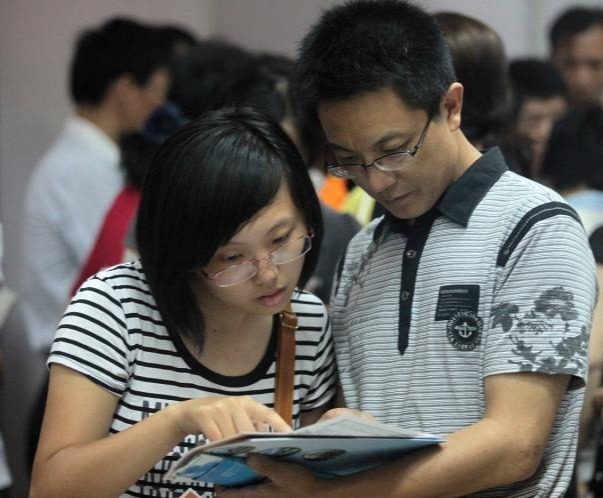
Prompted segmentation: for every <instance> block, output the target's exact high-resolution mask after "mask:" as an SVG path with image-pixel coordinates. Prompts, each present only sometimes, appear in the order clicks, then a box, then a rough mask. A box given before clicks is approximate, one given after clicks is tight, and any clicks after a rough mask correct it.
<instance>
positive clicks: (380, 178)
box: [365, 166, 396, 194]
mask: <svg viewBox="0 0 603 498" xmlns="http://www.w3.org/2000/svg"><path fill="white" fill-rule="evenodd" d="M395 181H396V179H395V177H394V174H393V173H392V172H386V171H381V170H379V169H378V168H377V167H375V166H371V167H370V168H367V170H366V174H365V183H366V187H367V190H368V191H369V192H371V193H373V194H379V193H381V192H383V191H384V190H387V188H389V187H390V186H391V185H392V184H393V183H394V182H395Z"/></svg>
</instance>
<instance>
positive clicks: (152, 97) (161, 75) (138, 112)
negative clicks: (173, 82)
mask: <svg viewBox="0 0 603 498" xmlns="http://www.w3.org/2000/svg"><path fill="white" fill-rule="evenodd" d="M169 84H170V80H169V74H168V72H167V70H165V69H158V70H157V71H155V72H154V73H153V74H152V75H151V77H150V78H149V79H148V80H147V82H146V83H145V84H144V85H143V86H139V85H138V84H136V83H135V82H133V81H132V82H131V86H130V91H129V92H128V94H127V98H125V99H124V100H123V110H124V119H125V122H126V123H127V130H126V131H129V132H133V131H139V130H141V129H142V126H143V124H144V122H145V121H146V120H147V118H148V117H149V115H150V114H151V113H152V112H153V111H154V110H155V109H157V108H158V107H160V106H161V105H163V104H164V103H165V100H166V97H167V93H168V89H169Z"/></svg>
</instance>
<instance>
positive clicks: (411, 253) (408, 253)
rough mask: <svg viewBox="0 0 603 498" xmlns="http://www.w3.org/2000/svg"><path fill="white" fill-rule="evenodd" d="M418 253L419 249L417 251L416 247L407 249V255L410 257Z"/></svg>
mask: <svg viewBox="0 0 603 498" xmlns="http://www.w3.org/2000/svg"><path fill="white" fill-rule="evenodd" d="M416 255H417V251H415V250H414V249H409V250H408V251H406V257H407V258H408V259H412V258H414V257H415V256H416Z"/></svg>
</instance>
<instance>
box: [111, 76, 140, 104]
mask: <svg viewBox="0 0 603 498" xmlns="http://www.w3.org/2000/svg"><path fill="white" fill-rule="evenodd" d="M137 86H138V85H136V82H135V81H134V79H133V78H132V77H131V76H130V75H129V74H122V75H121V76H119V77H118V78H117V79H115V80H114V81H113V83H112V84H111V88H110V90H109V91H110V92H111V93H112V94H113V96H114V97H115V98H116V99H117V101H118V102H124V101H125V102H127V101H128V100H129V99H131V97H132V91H133V90H134V89H135V88H137Z"/></svg>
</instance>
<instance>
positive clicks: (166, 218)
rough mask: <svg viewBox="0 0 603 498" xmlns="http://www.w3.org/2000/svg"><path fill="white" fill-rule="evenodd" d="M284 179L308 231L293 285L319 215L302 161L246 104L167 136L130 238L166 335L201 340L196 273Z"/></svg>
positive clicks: (308, 267)
mask: <svg viewBox="0 0 603 498" xmlns="http://www.w3.org/2000/svg"><path fill="white" fill-rule="evenodd" d="M282 184H285V185H287V187H288V188H289V192H290V194H291V198H292V200H293V202H294V204H295V206H296V207H297V209H298V210H299V213H300V214H301V216H302V217H303V218H304V221H305V223H306V225H307V227H308V229H311V230H312V231H313V232H314V240H313V244H312V250H311V251H310V252H309V253H308V254H307V255H306V257H305V261H304V265H303V268H302V273H301V277H300V281H299V283H298V287H299V288H303V286H304V285H305V283H306V282H307V280H308V278H309V277H310V275H311V274H312V272H313V271H314V268H315V266H316V262H317V260H318V253H319V248H320V244H321V241H322V236H323V226H322V215H321V210H320V204H319V201H318V198H317V196H316V192H315V190H314V187H313V185H312V182H311V181H310V178H309V176H308V171H307V168H306V165H305V164H304V162H303V160H302V158H301V157H300V155H299V153H298V152H297V149H296V148H295V145H294V144H293V143H292V142H291V140H290V139H289V138H288V137H287V135H286V134H285V132H283V131H282V130H281V128H280V127H279V126H278V124H276V123H275V122H274V121H272V120H271V119H269V118H268V117H266V116H264V115H263V114H260V113H258V112H257V111H253V110H251V109H249V108H225V109H221V110H217V111H212V112H209V113H207V114H204V115H203V116H202V117H200V118H199V119H197V120H195V121H193V122H191V123H189V124H187V125H186V126H184V127H182V128H181V129H180V130H178V131H177V132H176V133H175V134H174V135H172V136H171V137H170V138H169V139H168V140H167V141H166V142H165V143H164V144H163V145H162V146H161V148H160V149H159V150H158V151H157V154H156V155H155V157H154V158H153V161H152V162H151V165H150V168H149V171H148V174H147V177H146V180H145V184H144V188H143V192H142V199H141V203H140V208H139V212H138V222H137V226H136V239H137V243H138V250H139V253H140V259H141V261H142V266H143V269H144V272H145V274H146V278H147V281H148V283H149V286H150V288H151V292H152V293H153V297H154V298H155V301H156V303H157V306H158V308H159V311H160V313H161V315H162V317H163V320H164V322H165V325H166V327H167V329H168V331H169V332H170V333H171V334H173V333H176V334H178V335H179V336H186V337H187V338H189V339H190V340H192V341H193V342H194V343H195V344H196V345H197V346H198V347H199V348H201V347H202V345H203V329H204V327H203V315H202V313H201V310H200V309H199V306H198V304H197V300H196V299H195V296H194V290H193V287H194V281H195V279H197V278H199V276H198V275H199V274H198V272H197V271H196V270H199V269H200V268H202V267H203V266H204V265H206V264H207V263H208V262H209V261H210V259H211V258H212V256H213V255H214V253H215V252H216V250H217V249H218V248H219V247H220V246H222V245H224V244H225V243H226V242H228V241H229V240H230V239H231V238H232V237H233V236H234V235H235V234H236V233H237V232H238V231H239V230H240V229H241V228H242V227H243V226H244V225H245V224H246V223H247V222H249V221H250V220H251V219H252V218H253V217H254V216H255V215H256V214H257V213H258V212H259V211H261V210H262V209H263V208H265V207H266V206H268V205H269V204H270V203H271V202H272V201H273V200H274V198H275V196H276V194H277V192H278V190H279V188H280V186H281V185H282Z"/></svg>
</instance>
